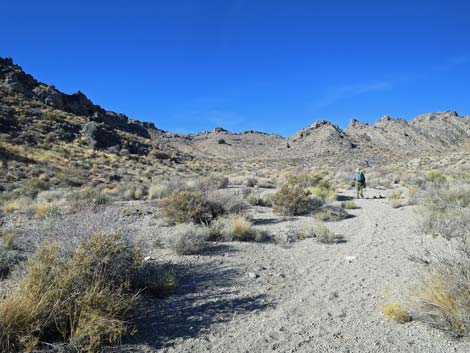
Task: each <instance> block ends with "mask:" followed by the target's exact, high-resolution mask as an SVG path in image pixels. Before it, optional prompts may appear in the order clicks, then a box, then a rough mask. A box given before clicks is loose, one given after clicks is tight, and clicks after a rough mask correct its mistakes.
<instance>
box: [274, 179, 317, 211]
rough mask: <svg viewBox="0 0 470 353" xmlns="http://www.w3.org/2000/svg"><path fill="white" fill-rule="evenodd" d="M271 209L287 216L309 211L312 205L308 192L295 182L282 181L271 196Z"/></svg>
mask: <svg viewBox="0 0 470 353" xmlns="http://www.w3.org/2000/svg"><path fill="white" fill-rule="evenodd" d="M272 204H273V211H274V212H276V213H280V214H282V215H287V216H295V215H302V214H306V213H309V212H310V211H312V208H313V206H314V204H313V202H312V199H311V198H310V193H309V192H308V191H306V190H305V189H304V188H303V187H301V186H299V185H297V184H291V183H284V184H283V185H282V186H281V188H280V189H279V191H278V192H277V193H276V194H274V196H273V198H272Z"/></svg>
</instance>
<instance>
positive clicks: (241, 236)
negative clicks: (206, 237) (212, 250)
mask: <svg viewBox="0 0 470 353" xmlns="http://www.w3.org/2000/svg"><path fill="white" fill-rule="evenodd" d="M210 232H211V234H210V237H211V239H221V240H223V241H252V240H256V238H257V235H258V232H257V231H256V229H255V228H254V227H253V224H252V223H251V221H250V220H249V219H248V218H246V217H245V216H243V215H231V216H228V217H223V218H218V219H216V220H215V221H214V222H213V223H212V224H211V228H210Z"/></svg>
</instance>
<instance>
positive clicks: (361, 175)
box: [354, 172, 366, 183]
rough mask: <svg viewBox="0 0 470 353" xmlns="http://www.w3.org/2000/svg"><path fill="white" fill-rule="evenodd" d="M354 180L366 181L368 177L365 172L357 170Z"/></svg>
mask: <svg viewBox="0 0 470 353" xmlns="http://www.w3.org/2000/svg"><path fill="white" fill-rule="evenodd" d="M354 180H356V181H360V182H361V183H363V182H365V181H366V177H365V176H364V173H363V172H356V174H355V175H354Z"/></svg>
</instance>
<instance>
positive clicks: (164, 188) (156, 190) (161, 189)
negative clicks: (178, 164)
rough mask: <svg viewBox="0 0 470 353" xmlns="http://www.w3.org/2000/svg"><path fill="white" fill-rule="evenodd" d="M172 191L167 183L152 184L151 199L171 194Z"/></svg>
mask: <svg viewBox="0 0 470 353" xmlns="http://www.w3.org/2000/svg"><path fill="white" fill-rule="evenodd" d="M171 193H172V191H171V190H170V188H169V187H168V185H166V184H163V183H162V184H152V185H150V187H149V191H148V194H149V195H148V197H149V199H150V200H154V199H161V198H163V197H167V196H168V195H170V194H171Z"/></svg>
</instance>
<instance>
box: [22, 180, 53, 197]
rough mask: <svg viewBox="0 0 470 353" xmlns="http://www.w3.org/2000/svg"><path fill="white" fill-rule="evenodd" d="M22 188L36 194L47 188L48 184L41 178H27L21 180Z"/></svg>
mask: <svg viewBox="0 0 470 353" xmlns="http://www.w3.org/2000/svg"><path fill="white" fill-rule="evenodd" d="M23 188H24V189H25V190H26V191H28V192H30V193H33V194H37V193H38V192H40V191H42V190H47V189H48V188H49V186H48V185H47V183H46V182H45V181H44V180H41V179H28V180H25V181H24V182H23Z"/></svg>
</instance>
